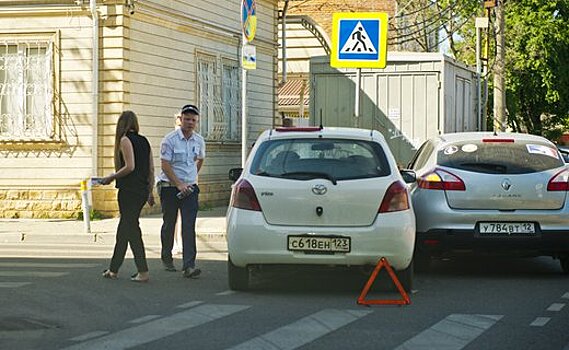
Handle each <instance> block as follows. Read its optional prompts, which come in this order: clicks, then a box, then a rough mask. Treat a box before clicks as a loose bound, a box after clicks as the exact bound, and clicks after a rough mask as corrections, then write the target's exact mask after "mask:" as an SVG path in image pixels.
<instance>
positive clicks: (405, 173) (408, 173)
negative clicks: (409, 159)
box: [399, 169, 417, 184]
mask: <svg viewBox="0 0 569 350" xmlns="http://www.w3.org/2000/svg"><path fill="white" fill-rule="evenodd" d="M399 172H400V173H401V176H402V177H403V181H405V183H408V184H410V183H413V182H416V181H417V174H416V173H415V172H414V171H413V170H407V169H402V170H399Z"/></svg>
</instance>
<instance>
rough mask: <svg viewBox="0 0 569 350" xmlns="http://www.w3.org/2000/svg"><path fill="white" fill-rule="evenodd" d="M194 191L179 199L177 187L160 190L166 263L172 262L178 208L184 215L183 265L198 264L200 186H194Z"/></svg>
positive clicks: (185, 267)
mask: <svg viewBox="0 0 569 350" xmlns="http://www.w3.org/2000/svg"><path fill="white" fill-rule="evenodd" d="M193 188H194V192H192V194H190V195H189V196H187V197H185V198H183V199H178V197H176V194H177V193H178V189H177V188H176V187H162V189H161V190H160V202H161V204H162V219H163V223H162V229H161V231H160V239H161V241H162V252H161V258H162V261H163V262H164V263H166V264H170V263H172V261H173V259H172V249H173V248H174V232H175V229H176V220H177V219H178V210H179V211H180V214H181V217H182V247H183V261H184V262H183V265H182V266H183V267H182V269H183V270H185V269H187V268H194V267H195V266H196V253H197V251H196V218H197V215H198V195H199V192H200V190H199V187H198V186H197V185H194V186H193Z"/></svg>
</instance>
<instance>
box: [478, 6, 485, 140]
mask: <svg viewBox="0 0 569 350" xmlns="http://www.w3.org/2000/svg"><path fill="white" fill-rule="evenodd" d="M482 28H488V17H477V18H476V80H477V86H478V88H477V94H478V99H477V108H476V111H477V117H478V130H479V131H484V130H485V129H486V127H485V123H484V120H485V119H486V114H485V113H484V114H483V113H482V106H483V103H482V59H481V57H480V55H481V52H480V51H481V45H482V44H481V30H482Z"/></svg>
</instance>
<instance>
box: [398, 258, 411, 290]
mask: <svg viewBox="0 0 569 350" xmlns="http://www.w3.org/2000/svg"><path fill="white" fill-rule="evenodd" d="M413 265H414V263H413V260H411V263H410V264H409V266H407V268H406V269H405V270H400V271H397V279H399V282H400V283H401V286H402V287H403V289H405V291H406V292H408V293H410V292H411V289H413V277H414V276H413V275H414V271H413Z"/></svg>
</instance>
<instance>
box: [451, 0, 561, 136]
mask: <svg viewBox="0 0 569 350" xmlns="http://www.w3.org/2000/svg"><path fill="white" fill-rule="evenodd" d="M464 1H467V2H468V1H469V0H464ZM470 2H471V4H470V5H472V1H470ZM477 6H478V10H474V11H473V12H471V16H472V21H469V22H468V25H466V26H464V27H462V28H460V29H459V30H458V31H456V33H455V36H456V37H458V38H460V39H459V40H453V41H451V51H452V53H453V54H454V55H455V57H457V58H458V59H459V60H462V61H464V62H466V63H467V64H470V65H475V57H476V56H475V43H476V36H475V35H476V32H475V29H474V17H476V16H484V15H485V13H484V10H483V9H482V5H481V2H478V4H477ZM504 6H505V8H504V9H505V18H506V89H507V91H506V94H507V97H506V105H507V108H508V123H509V125H510V127H512V128H513V129H514V130H515V131H524V132H529V133H533V134H541V135H545V136H547V137H549V138H551V139H555V138H556V137H557V136H558V135H559V134H560V133H561V132H562V130H563V129H566V130H567V129H569V69H567V68H566V67H568V66H569V18H568V16H569V0H559V1H542V0H506V1H505V4H504ZM467 8H468V9H471V8H472V7H468V6H467ZM462 15H465V16H467V14H464V13H463V14H462ZM491 25H493V23H491ZM492 32H493V30H491V33H492ZM484 37H485V35H483V39H484ZM483 44H484V43H483ZM494 45H495V41H494V37H493V34H491V37H490V48H491V49H490V52H489V56H490V61H489V63H490V74H492V65H493V62H494V60H493V55H494V52H495V51H494V50H493V49H492V48H493V47H495V46H494ZM483 46H484V45H483ZM483 51H484V50H483ZM489 82H490V84H491V83H492V76H491V75H490V77H489ZM491 89H492V86H490V93H491V92H492V90H491ZM491 99H492V96H490V101H491ZM489 112H490V113H491V111H489Z"/></svg>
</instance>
